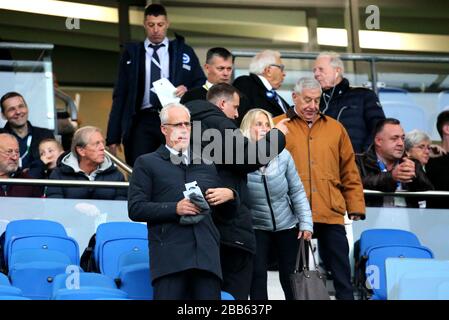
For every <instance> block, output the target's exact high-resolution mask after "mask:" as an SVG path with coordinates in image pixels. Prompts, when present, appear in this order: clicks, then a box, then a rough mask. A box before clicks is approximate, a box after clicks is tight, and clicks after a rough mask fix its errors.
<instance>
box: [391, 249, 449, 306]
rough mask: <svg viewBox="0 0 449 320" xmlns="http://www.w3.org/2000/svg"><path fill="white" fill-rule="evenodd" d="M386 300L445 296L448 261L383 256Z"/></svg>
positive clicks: (448, 296) (448, 291)
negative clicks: (384, 257)
mask: <svg viewBox="0 0 449 320" xmlns="http://www.w3.org/2000/svg"><path fill="white" fill-rule="evenodd" d="M385 270H386V284H387V298H388V300H445V299H449V287H448V285H449V261H447V260H435V259H411V258H387V259H386V260H385Z"/></svg>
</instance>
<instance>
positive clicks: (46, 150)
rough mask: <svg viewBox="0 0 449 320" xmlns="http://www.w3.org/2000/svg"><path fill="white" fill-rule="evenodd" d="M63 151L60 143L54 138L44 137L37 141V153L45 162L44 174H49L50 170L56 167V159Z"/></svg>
mask: <svg viewBox="0 0 449 320" xmlns="http://www.w3.org/2000/svg"><path fill="white" fill-rule="evenodd" d="M63 153H64V149H63V148H62V145H61V144H60V143H59V142H58V141H56V140H55V139H44V140H42V141H41V143H39V155H40V158H41V161H42V162H43V163H44V164H45V166H46V168H47V170H46V176H47V177H48V176H50V173H51V170H53V169H54V168H55V167H56V161H57V160H58V158H59V156H60V155H61V154H63Z"/></svg>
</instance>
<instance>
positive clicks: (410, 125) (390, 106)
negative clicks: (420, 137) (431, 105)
mask: <svg viewBox="0 0 449 320" xmlns="http://www.w3.org/2000/svg"><path fill="white" fill-rule="evenodd" d="M382 107H383V109H384V113H385V116H386V117H387V118H396V119H398V120H399V121H401V125H402V127H403V128H404V131H405V132H409V131H412V130H414V129H418V130H421V131H424V132H427V131H428V128H427V124H426V121H425V119H426V114H425V112H424V110H423V109H422V108H421V107H420V106H418V105H416V104H412V103H407V102H400V101H385V102H382Z"/></svg>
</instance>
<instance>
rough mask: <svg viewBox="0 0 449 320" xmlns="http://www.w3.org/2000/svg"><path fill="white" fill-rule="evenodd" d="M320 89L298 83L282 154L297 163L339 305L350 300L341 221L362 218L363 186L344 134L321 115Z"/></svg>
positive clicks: (311, 83) (304, 80)
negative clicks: (285, 154)
mask: <svg viewBox="0 0 449 320" xmlns="http://www.w3.org/2000/svg"><path fill="white" fill-rule="evenodd" d="M320 97H321V87H320V84H319V82H317V81H316V80H315V79H312V78H302V79H300V80H299V81H298V82H297V84H296V86H295V88H294V92H293V101H294V104H295V107H294V109H290V110H289V111H288V112H287V114H285V115H281V116H279V117H276V118H275V119H274V120H275V122H278V121H281V120H282V119H284V118H286V117H288V118H290V121H289V122H287V127H288V130H289V134H288V135H287V136H286V140H287V144H286V148H287V149H288V151H290V153H291V155H292V157H293V159H294V160H295V164H296V168H297V170H298V173H299V175H300V177H301V180H302V182H303V184H304V188H305V190H306V192H307V197H308V199H309V202H310V207H311V209H312V215H313V223H314V232H313V236H314V237H315V238H317V239H318V248H319V252H320V256H321V259H322V260H323V262H324V264H325V267H326V269H327V270H328V271H330V272H331V274H332V277H333V279H334V287H335V291H336V298H337V299H348V300H351V299H354V295H353V289H352V285H351V269H350V264H349V246H348V241H347V238H346V232H345V228H344V216H345V214H346V213H348V216H349V218H350V219H352V220H359V219H364V218H365V201H364V198H363V186H362V182H361V179H360V175H359V172H358V170H357V166H356V163H355V156H354V150H353V148H352V145H351V141H350V139H349V136H348V133H347V132H346V130H345V129H344V127H343V126H342V125H341V123H339V122H338V121H336V120H334V119H332V118H330V117H328V116H325V115H323V114H321V113H320V112H319V105H320Z"/></svg>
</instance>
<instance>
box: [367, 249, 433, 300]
mask: <svg viewBox="0 0 449 320" xmlns="http://www.w3.org/2000/svg"><path fill="white" fill-rule="evenodd" d="M366 255H367V257H368V260H367V262H366V273H365V274H366V278H367V279H368V280H367V282H368V283H369V284H370V285H371V289H372V290H373V294H374V295H373V296H372V297H371V298H372V299H373V300H386V299H387V286H386V274H385V273H386V272H385V260H386V259H387V258H420V259H421V258H422V259H431V258H433V253H432V251H431V250H430V249H428V248H426V247H423V246H407V245H382V246H374V247H371V248H369V249H368V250H367V253H366Z"/></svg>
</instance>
